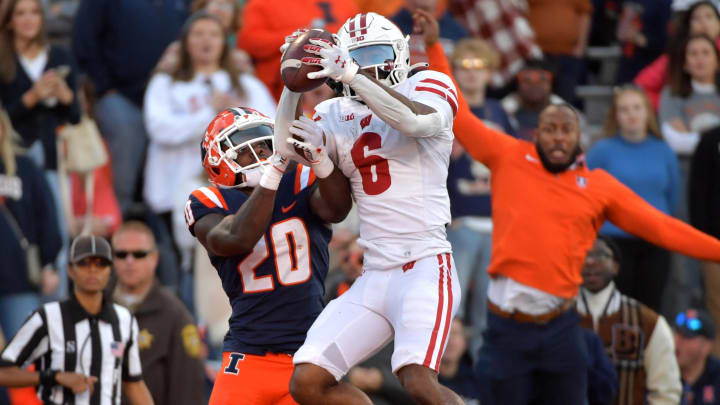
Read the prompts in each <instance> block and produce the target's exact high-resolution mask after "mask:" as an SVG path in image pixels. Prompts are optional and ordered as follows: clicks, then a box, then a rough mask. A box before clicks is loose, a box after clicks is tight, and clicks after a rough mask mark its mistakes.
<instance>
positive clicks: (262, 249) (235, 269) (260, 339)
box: [185, 165, 332, 355]
mask: <svg viewBox="0 0 720 405" xmlns="http://www.w3.org/2000/svg"><path fill="white" fill-rule="evenodd" d="M314 180H315V176H314V174H313V173H312V172H311V171H310V169H309V168H308V167H303V166H301V165H298V168H297V169H296V170H294V171H288V172H287V173H285V175H284V176H283V178H282V180H281V182H280V186H279V187H278V190H277V194H276V196H275V206H274V209H273V213H272V218H271V220H270V225H269V227H268V229H267V230H266V231H265V234H264V235H263V237H262V238H261V239H260V240H259V241H258V243H257V244H256V245H255V248H254V249H253V251H252V252H250V253H248V254H246V255H243V256H230V257H220V256H213V255H212V254H209V253H208V254H209V256H210V261H211V262H212V264H213V266H214V267H215V269H216V270H217V272H218V275H219V276H220V279H221V281H222V286H223V289H224V290H225V293H226V294H227V296H228V298H229V300H230V305H231V306H232V316H231V317H230V330H229V331H228V333H227V335H226V336H225V342H224V345H223V351H226V352H228V351H229V352H240V353H250V354H257V355H263V354H265V353H268V352H270V353H294V352H295V351H296V350H297V349H298V348H299V347H300V346H301V345H302V343H303V341H304V340H305V333H306V332H307V330H308V329H309V328H310V326H311V325H312V323H313V321H314V320H315V318H316V317H317V316H318V315H319V314H320V312H321V311H322V309H323V297H324V293H325V287H324V281H325V276H327V271H328V242H329V241H330V237H331V236H332V231H331V230H330V227H329V226H328V225H327V224H325V223H324V222H323V221H322V220H321V219H320V218H318V217H317V216H315V214H313V213H312V211H311V208H310V195H311V193H312V190H313V189H314V188H313V187H310V186H311V185H312V183H313V182H314ZM248 198H249V196H248V195H247V194H245V193H244V192H242V191H240V190H236V189H222V188H216V187H202V188H199V189H197V190H195V191H193V192H192V194H190V197H189V199H188V201H187V203H186V205H185V220H186V222H187V225H188V228H189V229H190V232H191V233H192V234H193V235H195V233H194V230H193V226H194V224H195V222H196V221H197V220H199V219H200V218H202V217H203V216H205V215H208V214H213V213H217V214H220V215H223V216H226V215H230V214H234V213H235V212H237V210H238V209H239V208H240V206H241V205H242V204H243V203H244V202H245V201H247V199H248Z"/></svg>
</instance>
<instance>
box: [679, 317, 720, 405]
mask: <svg viewBox="0 0 720 405" xmlns="http://www.w3.org/2000/svg"><path fill="white" fill-rule="evenodd" d="M713 339H715V324H714V323H713V321H712V318H711V317H710V315H708V314H707V313H706V312H705V311H703V310H701V309H688V310H686V311H685V312H681V313H679V314H678V315H677V317H676V318H675V354H676V355H677V362H678V365H679V366H680V373H681V374H682V380H683V383H684V384H685V393H684V398H683V403H684V404H687V405H718V404H720V395H718V394H720V360H719V359H718V358H717V357H715V356H713V355H711V354H710V353H711V351H712V345H713Z"/></svg>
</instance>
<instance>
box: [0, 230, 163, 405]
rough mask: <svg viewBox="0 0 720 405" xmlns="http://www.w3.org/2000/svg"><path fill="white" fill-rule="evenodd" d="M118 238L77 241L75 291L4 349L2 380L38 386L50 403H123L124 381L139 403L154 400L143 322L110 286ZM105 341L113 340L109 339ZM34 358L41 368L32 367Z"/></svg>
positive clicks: (45, 309) (35, 316) (72, 271)
mask: <svg viewBox="0 0 720 405" xmlns="http://www.w3.org/2000/svg"><path fill="white" fill-rule="evenodd" d="M111 266H112V255H111V252H110V244H109V243H107V241H106V240H105V239H102V238H100V237H97V236H92V235H88V236H80V237H78V238H76V239H75V240H74V241H73V244H72V245H71V246H70V266H69V268H68V275H69V276H70V278H71V279H72V280H73V282H74V286H75V288H74V291H73V293H72V294H71V296H70V298H69V299H67V300H65V301H62V302H57V301H54V302H50V303H47V304H45V305H43V306H42V307H40V308H38V309H37V310H36V311H35V312H33V313H32V315H30V317H28V318H27V320H26V321H25V322H24V323H23V325H22V327H21V328H20V330H19V331H18V333H17V334H16V335H15V336H14V337H13V339H12V340H11V341H10V343H8V345H7V347H5V349H4V350H3V352H2V354H1V355H0V385H2V386H6V387H7V386H12V387H32V386H37V387H38V394H37V395H38V398H41V399H43V401H44V402H45V403H55V404H58V403H63V404H68V405H73V404H98V405H110V404H115V403H116V401H117V398H118V395H121V394H120V387H121V386H122V390H123V393H124V395H125V396H126V397H128V399H129V400H130V403H131V404H133V405H152V403H153V400H152V397H151V396H150V393H149V392H148V389H147V387H146V386H145V383H144V382H143V381H142V369H141V366H140V358H139V356H138V349H137V338H138V334H137V322H135V319H134V318H133V317H132V315H131V314H130V313H129V312H128V310H127V309H125V308H123V307H121V306H119V305H113V304H112V302H111V301H110V300H109V299H107V298H106V297H105V296H104V294H103V290H104V289H105V287H106V285H107V283H108V280H109V279H110V273H111ZM103 342H105V344H103ZM32 363H34V364H35V366H36V367H37V371H34V370H27V369H25V367H27V366H28V365H29V364H32Z"/></svg>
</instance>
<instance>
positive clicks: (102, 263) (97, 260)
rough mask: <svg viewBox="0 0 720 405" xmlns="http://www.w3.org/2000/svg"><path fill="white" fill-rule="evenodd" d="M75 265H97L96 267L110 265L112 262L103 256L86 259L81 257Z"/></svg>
mask: <svg viewBox="0 0 720 405" xmlns="http://www.w3.org/2000/svg"><path fill="white" fill-rule="evenodd" d="M73 265H74V266H75V267H90V266H91V265H95V267H110V265H112V263H111V262H110V260H108V259H104V258H102V257H86V258H84V259H80V260H78V261H77V262H75V263H74V264H73Z"/></svg>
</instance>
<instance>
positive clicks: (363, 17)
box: [359, 13, 367, 35]
mask: <svg viewBox="0 0 720 405" xmlns="http://www.w3.org/2000/svg"><path fill="white" fill-rule="evenodd" d="M366 20H367V14H365V13H363V14H360V27H359V28H360V29H361V30H362V31H360V35H367V22H366Z"/></svg>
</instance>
